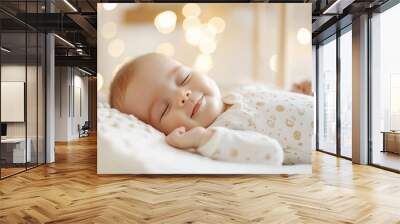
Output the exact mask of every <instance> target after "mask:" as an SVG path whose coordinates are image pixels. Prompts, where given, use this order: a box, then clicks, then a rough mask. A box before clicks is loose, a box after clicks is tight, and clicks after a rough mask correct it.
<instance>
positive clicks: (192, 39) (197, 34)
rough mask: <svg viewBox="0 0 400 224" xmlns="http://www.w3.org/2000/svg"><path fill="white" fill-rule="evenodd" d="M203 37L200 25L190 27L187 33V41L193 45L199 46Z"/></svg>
mask: <svg viewBox="0 0 400 224" xmlns="http://www.w3.org/2000/svg"><path fill="white" fill-rule="evenodd" d="M201 37H202V33H201V29H200V27H193V28H190V29H188V30H187V31H186V33H185V38H186V41H187V42H188V43H189V44H191V45H193V46H197V45H198V44H199V41H200V39H201Z"/></svg>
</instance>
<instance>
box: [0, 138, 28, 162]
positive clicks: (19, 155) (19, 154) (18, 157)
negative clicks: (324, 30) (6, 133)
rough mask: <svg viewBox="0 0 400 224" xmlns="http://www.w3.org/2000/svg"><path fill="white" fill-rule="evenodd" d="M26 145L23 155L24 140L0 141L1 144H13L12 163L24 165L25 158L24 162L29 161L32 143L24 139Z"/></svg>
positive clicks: (10, 139)
mask: <svg viewBox="0 0 400 224" xmlns="http://www.w3.org/2000/svg"><path fill="white" fill-rule="evenodd" d="M26 142H28V145H27V147H26V153H27V154H26V155H25V138H6V139H1V144H14V145H15V147H14V148H13V163H25V158H27V161H26V162H30V161H31V155H32V154H31V144H32V141H31V139H30V138H27V139H26Z"/></svg>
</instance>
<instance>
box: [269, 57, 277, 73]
mask: <svg viewBox="0 0 400 224" xmlns="http://www.w3.org/2000/svg"><path fill="white" fill-rule="evenodd" d="M269 68H270V69H271V70H272V71H273V72H277V71H278V55H276V54H274V55H272V57H271V59H269Z"/></svg>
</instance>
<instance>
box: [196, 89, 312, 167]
mask: <svg viewBox="0 0 400 224" xmlns="http://www.w3.org/2000/svg"><path fill="white" fill-rule="evenodd" d="M222 100H223V102H224V103H226V104H232V106H231V107H230V108H229V109H227V110H226V111H225V112H224V113H222V114H221V115H220V116H218V118H217V119H216V120H215V121H214V122H213V123H212V124H211V126H210V127H209V128H208V129H211V130H212V131H213V132H214V134H213V135H212V137H211V138H210V140H209V141H208V142H206V143H205V144H203V145H201V146H200V147H199V148H198V149H197V151H198V152H199V153H200V154H202V155H204V156H207V157H209V158H212V159H215V160H222V161H230V162H244V163H264V164H268V165H281V164H282V162H283V164H285V165H286V164H310V163H311V148H312V136H313V132H314V122H313V115H314V112H313V105H314V102H313V98H312V97H310V96H305V95H300V94H295V93H290V92H282V91H273V90H270V89H267V88H265V87H252V86H248V87H242V88H240V89H237V90H235V91H232V92H229V93H228V94H226V95H225V96H224V97H223V98H222Z"/></svg>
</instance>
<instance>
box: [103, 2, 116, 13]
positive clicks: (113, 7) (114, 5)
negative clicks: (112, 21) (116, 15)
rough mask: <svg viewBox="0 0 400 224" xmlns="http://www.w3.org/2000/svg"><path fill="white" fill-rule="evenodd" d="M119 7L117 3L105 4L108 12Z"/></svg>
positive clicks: (104, 6)
mask: <svg viewBox="0 0 400 224" xmlns="http://www.w3.org/2000/svg"><path fill="white" fill-rule="evenodd" d="M117 6H118V4H117V3H103V8H104V9H105V10H107V11H111V10H113V9H115V8H116V7H117Z"/></svg>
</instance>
